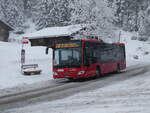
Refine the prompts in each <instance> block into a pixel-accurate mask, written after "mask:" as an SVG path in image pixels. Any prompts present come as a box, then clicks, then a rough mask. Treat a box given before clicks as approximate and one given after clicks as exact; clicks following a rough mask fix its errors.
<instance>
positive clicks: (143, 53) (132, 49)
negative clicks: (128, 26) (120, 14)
mask: <svg viewBox="0 0 150 113" xmlns="http://www.w3.org/2000/svg"><path fill="white" fill-rule="evenodd" d="M132 36H136V33H130V32H122V35H121V42H124V43H125V44H126V54H127V55H126V56H127V66H131V65H136V64H145V63H150V41H147V42H142V41H138V40H131V37H132ZM134 57H135V58H134ZM136 58H137V59H136Z"/></svg>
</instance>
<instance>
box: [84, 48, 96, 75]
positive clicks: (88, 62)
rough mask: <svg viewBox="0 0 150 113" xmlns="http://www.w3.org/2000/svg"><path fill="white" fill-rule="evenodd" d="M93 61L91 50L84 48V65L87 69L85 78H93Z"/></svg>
mask: <svg viewBox="0 0 150 113" xmlns="http://www.w3.org/2000/svg"><path fill="white" fill-rule="evenodd" d="M94 62H95V59H94V57H93V48H91V47H85V49H84V65H85V66H86V67H87V76H88V77H90V76H95V65H94Z"/></svg>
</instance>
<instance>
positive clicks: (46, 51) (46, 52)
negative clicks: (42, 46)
mask: <svg viewBox="0 0 150 113" xmlns="http://www.w3.org/2000/svg"><path fill="white" fill-rule="evenodd" d="M48 50H49V48H48V47H47V48H46V50H45V54H46V55H47V54H48Z"/></svg>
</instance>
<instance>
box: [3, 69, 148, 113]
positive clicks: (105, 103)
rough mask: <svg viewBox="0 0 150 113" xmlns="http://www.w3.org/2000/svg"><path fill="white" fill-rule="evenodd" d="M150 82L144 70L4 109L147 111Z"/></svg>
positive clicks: (24, 111) (26, 112) (85, 112)
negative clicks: (84, 89)
mask: <svg viewBox="0 0 150 113" xmlns="http://www.w3.org/2000/svg"><path fill="white" fill-rule="evenodd" d="M148 70H150V67H148ZM116 76H117V75H116ZM149 83H150V72H146V73H144V74H142V75H138V76H135V77H132V78H130V79H127V80H125V81H121V82H117V83H116V84H113V85H108V86H105V87H102V88H100V89H96V90H91V91H88V92H84V93H83V92H81V93H78V94H75V95H73V96H71V97H68V98H65V99H60V100H56V101H51V102H44V103H39V104H35V105H30V106H27V107H23V108H17V109H11V110H8V111H6V113H20V112H21V113H35V112H36V113H150V108H149V106H150V101H149V100H150V95H149V94H150V86H149ZM4 113H5V112H4Z"/></svg>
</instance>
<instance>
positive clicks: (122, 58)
mask: <svg viewBox="0 0 150 113" xmlns="http://www.w3.org/2000/svg"><path fill="white" fill-rule="evenodd" d="M125 68H126V55H125V44H124V43H112V44H109V43H105V42H103V41H102V40H94V39H84V40H69V41H60V42H57V43H55V45H54V47H53V78H54V79H58V78H67V79H81V78H89V77H100V76H101V75H104V74H107V73H111V72H119V71H121V70H123V69H125Z"/></svg>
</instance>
